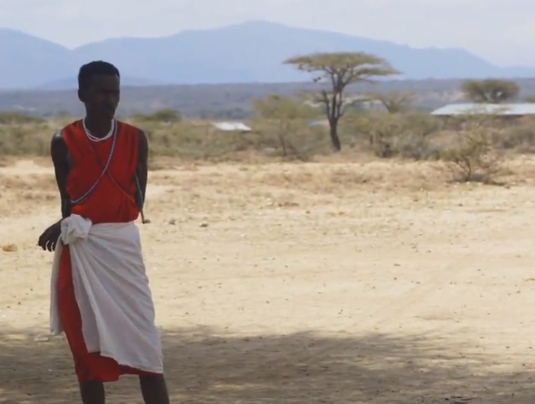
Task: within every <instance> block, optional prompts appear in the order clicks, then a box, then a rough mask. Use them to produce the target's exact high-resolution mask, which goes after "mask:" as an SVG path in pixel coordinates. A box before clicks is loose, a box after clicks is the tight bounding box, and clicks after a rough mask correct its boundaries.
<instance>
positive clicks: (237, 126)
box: [212, 122, 252, 132]
mask: <svg viewBox="0 0 535 404" xmlns="http://www.w3.org/2000/svg"><path fill="white" fill-rule="evenodd" d="M212 125H213V126H215V127H216V128H217V129H219V130H221V131H224V132H251V131H252V129H251V128H250V127H248V126H247V125H245V124H244V123H242V122H212Z"/></svg>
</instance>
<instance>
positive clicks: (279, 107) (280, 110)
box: [253, 94, 318, 157]
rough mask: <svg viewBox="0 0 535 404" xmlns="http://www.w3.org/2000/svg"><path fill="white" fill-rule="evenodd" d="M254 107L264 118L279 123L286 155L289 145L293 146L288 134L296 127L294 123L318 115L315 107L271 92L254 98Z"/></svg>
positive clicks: (278, 135)
mask: <svg viewBox="0 0 535 404" xmlns="http://www.w3.org/2000/svg"><path fill="white" fill-rule="evenodd" d="M253 107H254V109H255V111H256V112H257V113H258V114H259V115H260V116H261V117H262V118H264V119H266V120H269V121H272V122H274V123H275V124H276V125H277V137H278V139H279V142H280V145H281V148H282V155H283V156H284V157H286V156H287V155H288V147H289V146H290V147H291V144H290V145H289V144H288V140H287V136H288V134H289V133H290V132H291V131H292V130H294V129H295V126H294V125H293V123H294V122H296V121H299V120H304V119H312V118H315V117H316V116H317V115H318V111H317V110H316V109H315V108H313V107H311V106H309V105H306V104H302V103H301V102H298V101H295V100H293V99H291V98H287V97H282V96H280V95H278V94H270V95H268V96H267V97H265V98H263V99H258V100H253Z"/></svg>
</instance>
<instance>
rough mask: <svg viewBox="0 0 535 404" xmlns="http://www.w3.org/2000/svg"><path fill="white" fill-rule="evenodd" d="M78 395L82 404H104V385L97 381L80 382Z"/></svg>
mask: <svg viewBox="0 0 535 404" xmlns="http://www.w3.org/2000/svg"><path fill="white" fill-rule="evenodd" d="M80 394H81V396H82V403H83V404H105V403H106V393H105V391H104V383H102V382H99V381H87V382H80Z"/></svg>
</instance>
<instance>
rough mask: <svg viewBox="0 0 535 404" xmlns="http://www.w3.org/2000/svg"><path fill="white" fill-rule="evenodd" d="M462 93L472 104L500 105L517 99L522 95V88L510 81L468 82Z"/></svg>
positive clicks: (464, 83) (463, 86) (464, 85)
mask: <svg viewBox="0 0 535 404" xmlns="http://www.w3.org/2000/svg"><path fill="white" fill-rule="evenodd" d="M461 91H462V92H463V94H464V96H465V97H466V98H468V99H469V100H471V101H472V102H476V103H482V104H500V103H503V102H506V101H509V100H511V99H513V98H516V97H517V96H518V94H519V93H520V87H519V86H518V84H517V83H516V82H514V81H510V80H502V79H486V80H466V81H464V82H463V83H462V84H461Z"/></svg>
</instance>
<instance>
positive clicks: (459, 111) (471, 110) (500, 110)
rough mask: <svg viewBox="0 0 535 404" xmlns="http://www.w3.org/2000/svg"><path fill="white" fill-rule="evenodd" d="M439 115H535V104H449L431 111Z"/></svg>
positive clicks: (513, 116)
mask: <svg viewBox="0 0 535 404" xmlns="http://www.w3.org/2000/svg"><path fill="white" fill-rule="evenodd" d="M431 115H434V116H441V117H451V116H467V115H494V116H498V117H504V118H521V117H524V116H535V104H529V103H523V104H520V103H519V104H450V105H446V106H444V107H442V108H439V109H436V110H435V111H433V112H431Z"/></svg>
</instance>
